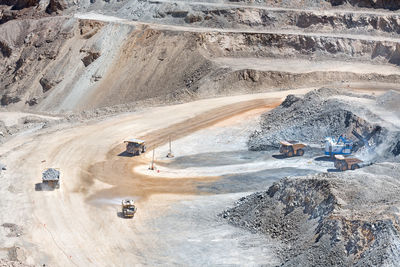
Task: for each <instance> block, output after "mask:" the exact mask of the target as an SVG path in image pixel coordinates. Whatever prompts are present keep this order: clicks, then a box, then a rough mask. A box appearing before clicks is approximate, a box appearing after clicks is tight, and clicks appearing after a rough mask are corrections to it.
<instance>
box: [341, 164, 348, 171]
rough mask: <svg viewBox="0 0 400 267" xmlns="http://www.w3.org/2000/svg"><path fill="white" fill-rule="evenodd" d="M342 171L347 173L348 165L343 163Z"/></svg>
mask: <svg viewBox="0 0 400 267" xmlns="http://www.w3.org/2000/svg"><path fill="white" fill-rule="evenodd" d="M341 170H342V171H347V163H342V167H341Z"/></svg>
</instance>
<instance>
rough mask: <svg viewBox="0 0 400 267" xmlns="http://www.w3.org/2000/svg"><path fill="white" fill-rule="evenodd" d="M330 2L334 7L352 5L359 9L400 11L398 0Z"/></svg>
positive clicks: (343, 0)
mask: <svg viewBox="0 0 400 267" xmlns="http://www.w3.org/2000/svg"><path fill="white" fill-rule="evenodd" d="M329 2H330V3H331V4H332V5H333V6H337V5H343V4H350V5H352V6H357V7H368V8H385V9H390V10H398V9H400V2H399V1H397V0H329Z"/></svg>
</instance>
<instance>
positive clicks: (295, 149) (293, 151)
mask: <svg viewBox="0 0 400 267" xmlns="http://www.w3.org/2000/svg"><path fill="white" fill-rule="evenodd" d="M280 143H281V147H280V149H279V152H280V153H281V154H283V155H284V156H285V157H293V156H303V155H304V149H303V148H305V147H306V146H307V145H306V144H303V143H299V142H296V141H281V142H280Z"/></svg>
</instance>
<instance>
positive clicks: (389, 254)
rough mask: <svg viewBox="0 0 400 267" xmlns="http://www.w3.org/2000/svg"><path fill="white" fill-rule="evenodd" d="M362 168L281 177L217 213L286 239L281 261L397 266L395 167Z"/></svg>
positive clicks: (288, 263)
mask: <svg viewBox="0 0 400 267" xmlns="http://www.w3.org/2000/svg"><path fill="white" fill-rule="evenodd" d="M363 171H364V172H362V171H361V170H359V171H356V172H346V173H325V174H317V175H311V176H306V177H297V178H285V179H283V180H281V181H279V182H277V183H275V184H273V185H272V186H271V187H270V188H269V189H268V191H265V192H260V193H255V194H253V195H250V196H248V197H245V198H242V199H240V200H239V201H238V203H237V205H236V206H235V207H234V208H232V209H230V210H227V211H225V212H224V213H223V214H222V215H221V216H222V217H223V218H225V219H227V220H228V221H229V222H230V223H232V224H234V225H237V226H240V227H244V228H246V229H249V230H251V231H255V232H261V233H264V234H267V235H270V236H272V237H273V238H278V239H280V240H281V241H283V242H284V243H286V244H287V245H288V247H287V249H284V251H283V261H284V264H283V266H324V265H325V266H335V265H336V266H375V265H385V266H396V264H397V263H398V262H399V260H400V252H399V248H400V238H399V230H398V229H399V221H398V219H397V218H398V215H399V210H398V208H397V207H398V205H399V204H400V198H399V196H398V194H397V193H396V192H397V191H398V190H399V189H400V182H399V180H398V174H397V172H398V171H400V166H399V164H397V163H395V164H388V163H386V164H377V165H375V166H370V167H367V168H364V169H363ZM383 173H384V174H383ZM377 180H379V182H377Z"/></svg>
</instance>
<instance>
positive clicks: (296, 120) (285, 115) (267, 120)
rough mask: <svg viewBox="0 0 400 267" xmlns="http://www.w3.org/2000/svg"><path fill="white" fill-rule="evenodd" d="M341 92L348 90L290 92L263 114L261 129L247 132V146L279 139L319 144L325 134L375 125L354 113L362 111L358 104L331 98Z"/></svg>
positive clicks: (265, 146)
mask: <svg viewBox="0 0 400 267" xmlns="http://www.w3.org/2000/svg"><path fill="white" fill-rule="evenodd" d="M344 94H347V93H346V92H343V91H339V90H337V89H329V88H321V89H318V90H314V91H311V92H309V93H308V94H306V95H305V96H304V97H302V98H300V97H296V96H294V95H289V96H288V97H287V98H286V99H285V101H283V103H282V104H281V105H280V106H279V107H277V108H275V109H273V110H272V111H270V112H268V113H266V114H263V115H262V117H261V125H260V126H261V130H257V131H255V132H254V133H253V134H252V135H251V136H250V138H249V141H248V146H249V149H250V150H269V149H276V148H277V147H279V142H280V141H281V140H301V141H302V142H308V143H314V144H321V141H323V140H324V139H325V137H326V136H335V137H338V136H340V135H342V134H345V135H346V136H348V137H353V136H352V133H351V132H352V130H356V131H357V132H359V133H364V132H370V131H371V130H372V129H373V128H374V126H375V125H374V124H373V123H370V122H368V121H367V120H366V119H365V118H362V117H360V116H359V115H357V114H358V113H362V112H364V111H362V108H361V107H358V106H357V105H355V104H349V103H348V102H346V101H344V100H341V99H339V98H332V96H340V95H344ZM376 141H377V140H376Z"/></svg>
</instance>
